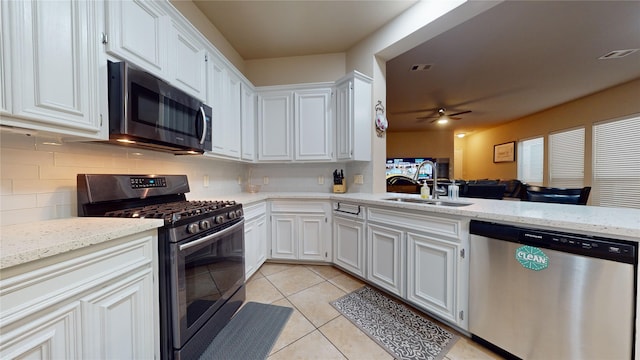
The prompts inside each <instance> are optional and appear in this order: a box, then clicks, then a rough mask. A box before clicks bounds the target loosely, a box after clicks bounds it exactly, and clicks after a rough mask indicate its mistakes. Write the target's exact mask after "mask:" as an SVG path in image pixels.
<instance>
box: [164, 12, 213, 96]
mask: <svg viewBox="0 0 640 360" xmlns="http://www.w3.org/2000/svg"><path fill="white" fill-rule="evenodd" d="M172 24H173V26H172V27H171V36H170V37H169V54H168V57H169V58H168V68H169V69H170V75H169V79H170V82H171V83H172V84H173V85H175V86H176V87H178V88H180V89H181V90H183V91H184V92H186V93H188V94H191V95H193V96H195V97H197V98H199V99H200V100H202V101H205V102H206V100H207V88H206V80H207V77H206V71H207V70H206V64H207V62H206V51H205V46H204V44H202V43H201V42H200V41H199V40H198V39H197V38H196V37H195V35H193V34H190V33H189V31H187V30H184V29H182V28H181V27H179V26H178V25H177V24H175V23H174V22H172Z"/></svg>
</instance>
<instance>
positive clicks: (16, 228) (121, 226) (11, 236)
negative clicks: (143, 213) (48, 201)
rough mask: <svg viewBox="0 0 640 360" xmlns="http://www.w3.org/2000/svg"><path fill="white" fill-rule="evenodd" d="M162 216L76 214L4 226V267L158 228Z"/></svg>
mask: <svg viewBox="0 0 640 360" xmlns="http://www.w3.org/2000/svg"><path fill="white" fill-rule="evenodd" d="M163 225H164V221H163V220H161V219H160V220H159V219H121V218H93V217H74V218H66V219H56V220H47V221H39V222H33V223H25V224H16V225H7V226H2V227H0V239H1V240H0V269H5V268H8V267H11V266H16V265H20V264H25V263H28V262H30V261H34V260H38V259H43V258H46V257H50V256H54V255H57V254H61V253H65V252H68V251H72V250H77V249H81V248H84V247H87V246H91V245H95V244H99V243H102V242H106V241H109V240H113V239H117V238H121V237H124V236H128V235H132V234H136V233H140V232H143V231H146V230H150V229H155V228H158V227H161V226H163Z"/></svg>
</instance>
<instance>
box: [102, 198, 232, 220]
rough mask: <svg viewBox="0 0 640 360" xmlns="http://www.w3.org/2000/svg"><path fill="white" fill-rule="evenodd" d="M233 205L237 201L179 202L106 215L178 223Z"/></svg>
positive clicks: (106, 214) (118, 211)
mask: <svg viewBox="0 0 640 360" xmlns="http://www.w3.org/2000/svg"><path fill="white" fill-rule="evenodd" d="M233 205H236V202H235V201H178V202H173V203H167V204H157V205H148V206H141V207H135V208H130V209H121V210H115V211H109V212H107V213H105V214H104V215H105V216H109V217H124V218H140V219H144V218H152V219H165V221H167V222H176V221H178V220H180V219H183V218H188V217H193V216H198V215H201V214H206V213H212V212H216V211H219V209H222V208H225V207H228V206H233Z"/></svg>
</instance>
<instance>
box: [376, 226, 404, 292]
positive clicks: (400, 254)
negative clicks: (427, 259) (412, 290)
mask: <svg viewBox="0 0 640 360" xmlns="http://www.w3.org/2000/svg"><path fill="white" fill-rule="evenodd" d="M403 235H404V234H403V232H402V231H401V230H396V229H392V228H387V227H383V226H378V225H371V224H369V225H367V249H368V251H367V270H368V271H367V280H369V281H371V282H373V283H374V284H376V285H378V286H380V287H381V288H383V289H385V290H387V291H389V292H391V293H393V294H395V295H398V296H401V297H404V246H403V245H404V241H403V238H404V236H403Z"/></svg>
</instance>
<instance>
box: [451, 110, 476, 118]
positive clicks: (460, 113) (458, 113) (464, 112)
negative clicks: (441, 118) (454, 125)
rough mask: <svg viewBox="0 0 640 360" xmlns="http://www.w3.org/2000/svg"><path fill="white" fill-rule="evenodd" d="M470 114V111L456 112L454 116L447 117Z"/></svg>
mask: <svg viewBox="0 0 640 360" xmlns="http://www.w3.org/2000/svg"><path fill="white" fill-rule="evenodd" d="M470 112H471V110H466V111H460V112H457V113H454V114H449V115H447V116H449V117H452V116H456V115H462V114H468V113H470Z"/></svg>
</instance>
